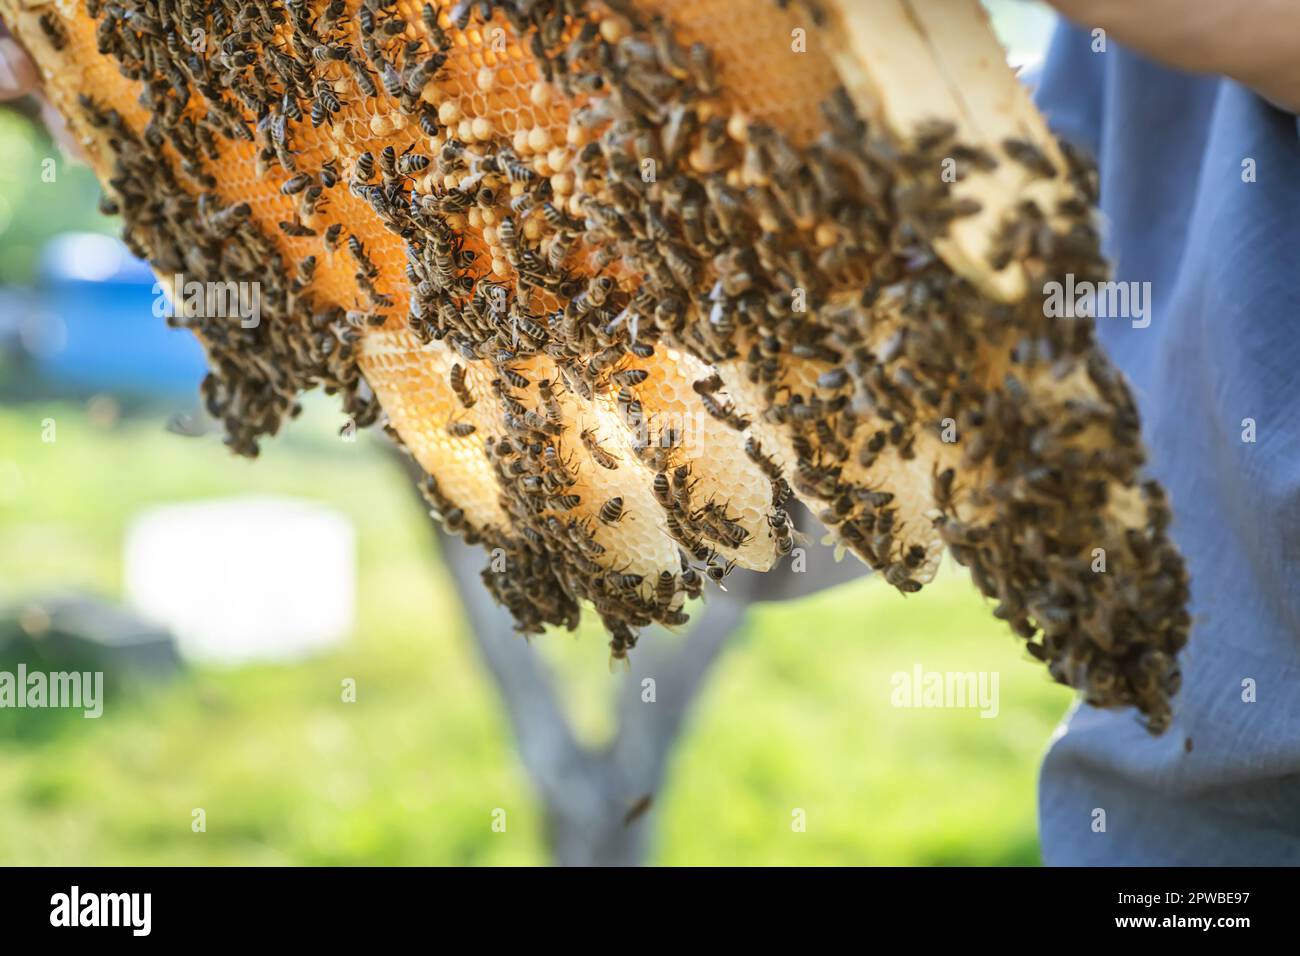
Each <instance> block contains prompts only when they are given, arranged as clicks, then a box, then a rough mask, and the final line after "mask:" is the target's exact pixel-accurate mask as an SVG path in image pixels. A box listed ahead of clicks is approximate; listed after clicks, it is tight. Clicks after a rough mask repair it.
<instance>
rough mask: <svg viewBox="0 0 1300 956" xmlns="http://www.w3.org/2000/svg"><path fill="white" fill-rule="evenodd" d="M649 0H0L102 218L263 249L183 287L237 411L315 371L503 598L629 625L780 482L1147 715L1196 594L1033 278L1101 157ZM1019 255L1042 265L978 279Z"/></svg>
mask: <svg viewBox="0 0 1300 956" xmlns="http://www.w3.org/2000/svg"><path fill="white" fill-rule="evenodd" d="M676 6H677V5H669V4H661V3H654V2H651V0H591V2H587V0H582V2H579V0H473V2H471V0H455V2H450V3H448V2H429V3H416V2H414V0H255V2H252V3H245V2H242V0H241V2H236V0H211V2H198V0H116V2H114V3H111V4H108V3H102V2H101V0H86V4H85V7H84V15H83V14H81V13H79V14H78V15H76V16H74V17H71V18H67V19H65V18H64V17H63V15H62V14H60V13H59V12H57V11H56V10H55V9H54V8H53V7H50V8H47V9H44V10H40V11H31V10H27V9H26V8H24V9H23V10H21V11H20V10H17V9H16V8H15V7H16V0H0V11H2V12H3V13H4V14H5V15H6V17H8V18H10V20H11V22H14V23H17V24H18V27H19V30H20V32H22V31H23V30H24V29H25V30H28V31H31V33H32V35H33V36H37V35H39V36H41V37H44V38H45V41H46V47H47V48H46V49H45V50H43V51H42V50H38V51H37V55H38V59H40V60H41V61H42V62H43V63H50V64H55V65H57V67H58V68H57V70H53V71H52V72H54V73H55V74H57V79H56V81H55V82H54V83H53V88H52V95H53V97H54V99H55V102H56V104H57V105H59V106H60V107H61V108H62V109H63V110H64V111H65V112H66V113H68V114H70V116H71V117H72V118H73V120H74V122H75V123H76V125H77V126H78V128H80V129H82V130H83V131H84V132H85V135H86V138H87V142H88V145H89V146H90V148H91V151H92V154H93V155H94V156H95V158H96V164H97V167H98V168H99V170H100V172H101V175H102V178H103V179H104V181H105V185H106V189H107V194H108V198H106V200H105V208H106V209H108V210H112V211H120V212H121V213H122V215H123V217H124V220H125V223H126V237H127V241H128V243H129V244H130V245H131V248H132V249H133V250H134V251H135V252H136V253H137V254H139V255H141V256H144V257H146V258H148V259H149V260H150V261H151V262H152V263H153V264H154V266H155V267H156V269H157V270H158V271H159V273H160V274H163V275H172V274H175V273H184V274H186V275H188V276H192V277H195V278H198V279H201V280H210V281H220V282H229V281H250V282H259V283H260V284H261V297H262V321H261V322H260V324H258V325H256V326H255V327H252V328H244V327H242V326H241V325H240V324H239V323H237V322H232V321H230V320H229V318H227V317H220V316H212V317H208V316H185V317H183V318H180V319H177V320H174V321H175V324H179V325H186V326H188V327H190V328H192V329H193V331H194V332H195V333H196V334H197V335H199V336H200V338H201V339H202V340H203V342H204V344H205V346H206V347H207V350H208V354H209V358H210V364H211V373H210V374H209V376H208V377H207V379H206V380H205V381H204V384H203V395H204V398H205V401H206V403H207V407H208V410H209V411H210V412H211V414H212V415H213V416H215V417H217V418H219V419H220V420H221V421H222V422H223V423H224V425H225V429H226V433H227V439H226V440H227V442H228V444H229V445H230V447H231V448H232V449H233V450H234V451H236V452H238V453H240V454H244V455H255V454H256V453H257V448H258V440H259V439H260V438H261V437H262V436H265V435H273V434H275V433H276V431H277V430H278V429H279V427H280V424H281V423H282V421H283V420H284V418H285V417H293V416H294V415H295V414H297V411H298V404H297V402H298V397H299V395H300V394H301V393H302V392H303V391H305V390H307V389H310V388H315V387H321V388H324V389H325V390H326V391H327V392H330V393H337V394H339V395H340V396H341V398H342V403H343V408H344V411H345V412H346V414H347V415H348V416H349V417H350V419H351V424H352V425H354V426H362V427H364V426H366V425H369V424H372V423H375V422H382V423H383V424H384V426H385V428H386V430H387V431H388V432H389V434H390V435H392V436H393V437H394V438H395V439H396V440H397V441H398V442H399V443H401V444H403V445H404V447H405V448H406V449H407V450H408V452H409V453H410V454H412V455H413V456H414V457H415V458H416V460H417V461H418V462H419V463H420V464H421V465H422V466H423V467H424V469H425V471H426V472H427V474H428V477H427V478H426V480H425V482H424V485H423V491H424V494H425V497H426V499H427V500H428V502H429V505H430V508H431V509H432V511H433V513H434V514H435V515H437V516H438V517H439V518H440V520H441V521H442V522H443V523H444V524H445V526H446V527H447V528H448V529H449V530H451V531H454V532H456V533H460V534H462V535H464V536H465V537H466V538H467V539H468V540H470V541H472V542H481V543H482V544H483V545H484V546H485V547H486V548H487V549H488V550H489V551H490V552H491V554H492V556H493V560H492V562H491V563H490V565H489V567H488V568H487V569H486V570H485V571H484V573H483V579H484V582H485V584H486V586H487V587H488V588H489V589H490V590H491V591H492V593H493V594H494V595H495V596H496V597H497V598H498V600H500V601H501V602H502V603H503V604H504V605H505V606H506V607H508V608H509V609H510V610H511V612H512V613H513V614H514V616H515V618H516V621H517V622H518V627H519V629H520V630H521V631H522V632H524V633H540V632H541V631H542V630H543V629H544V628H545V627H546V626H547V625H562V626H566V627H574V626H575V625H576V624H577V621H578V618H579V614H580V609H581V607H582V606H583V605H584V604H585V605H589V606H591V607H592V608H594V610H595V613H597V614H598V615H599V616H600V618H601V619H602V621H603V622H604V624H605V625H606V627H607V629H608V631H609V633H610V637H611V641H610V647H611V650H612V653H613V656H614V657H615V658H622V657H625V656H626V654H627V652H628V651H629V650H630V649H631V648H632V647H633V646H634V645H635V643H636V640H637V635H638V632H639V631H640V630H641V629H642V628H645V627H646V626H648V625H650V624H652V623H655V622H658V623H662V624H667V625H670V626H672V625H679V624H682V623H683V622H685V621H686V619H687V614H686V611H685V610H684V607H685V603H686V601H687V600H688V599H691V598H696V597H699V596H700V595H701V593H702V592H703V590H704V588H705V581H706V580H707V581H710V582H713V583H716V584H721V582H722V581H723V580H724V578H725V577H726V575H727V573H728V572H729V571H730V570H731V569H732V568H734V567H746V568H753V569H760V570H763V569H767V568H770V567H772V566H773V565H774V564H775V563H776V562H778V561H780V560H782V559H784V558H786V557H787V556H789V555H791V554H792V553H793V552H794V551H795V549H796V548H797V547H798V545H799V542H800V540H801V539H800V535H799V533H798V531H797V529H795V527H794V525H793V523H792V521H791V518H790V514H789V512H788V510H787V509H788V505H789V503H790V501H791V500H792V498H793V497H795V496H797V497H799V498H800V499H801V500H803V501H804V502H805V503H807V504H808V505H809V506H810V507H812V508H813V510H814V511H815V512H817V513H818V516H819V518H820V520H821V522H822V523H823V524H824V525H825V526H826V527H827V528H829V529H831V532H832V533H833V535H834V538H835V540H836V541H837V542H838V544H839V545H840V546H841V547H842V548H844V549H846V550H847V551H849V552H851V553H852V554H854V555H856V556H857V558H859V559H861V560H862V561H864V562H866V563H867V564H868V565H870V566H871V567H872V568H873V569H874V570H876V571H877V572H879V573H880V574H881V575H882V576H883V577H884V579H885V580H886V581H887V582H888V583H889V584H891V585H892V586H894V587H896V588H898V589H899V590H900V591H902V592H903V593H905V594H910V593H913V592H916V591H918V590H920V589H921V588H922V587H923V586H924V584H925V583H926V582H928V581H929V580H930V579H931V577H932V576H933V574H934V572H935V569H936V566H937V564H938V561H939V557H940V555H941V553H942V552H943V551H944V550H945V549H946V550H947V551H949V552H950V553H951V554H952V555H953V556H954V557H955V559H956V560H957V561H958V562H959V563H961V564H963V565H965V566H966V567H967V568H968V569H969V570H970V573H971V576H972V579H973V580H974V582H975V584H976V585H977V586H978V587H979V589H980V590H981V591H982V592H983V593H984V594H985V595H986V596H987V597H988V598H989V599H990V600H991V601H994V602H996V605H995V607H994V613H995V614H996V615H997V616H999V617H1001V618H1003V619H1005V620H1006V621H1007V622H1008V624H1009V626H1010V627H1011V628H1012V629H1013V631H1014V632H1015V633H1016V634H1018V635H1019V636H1020V637H1022V638H1023V639H1024V640H1025V641H1026V642H1027V646H1028V648H1029V651H1030V653H1031V654H1032V655H1033V656H1035V657H1036V658H1038V659H1040V660H1042V661H1044V662H1046V664H1047V666H1048V668H1049V671H1050V673H1051V674H1052V676H1053V677H1054V678H1056V679H1057V680H1059V681H1061V682H1062V683H1066V684H1069V685H1071V686H1074V687H1078V688H1080V689H1081V690H1082V691H1083V692H1084V694H1085V695H1086V697H1087V699H1088V700H1090V701H1091V702H1093V703H1097V704H1100V705H1133V706H1136V707H1137V708H1138V709H1139V710H1140V711H1141V713H1142V714H1143V715H1144V716H1145V718H1146V720H1147V723H1148V726H1149V727H1150V729H1152V730H1153V731H1154V732H1159V731H1161V730H1163V729H1164V728H1165V726H1167V725H1168V723H1169V721H1170V716H1171V708H1170V698H1171V697H1172V696H1173V694H1174V693H1176V691H1177V687H1178V669H1177V663H1176V659H1175V658H1176V655H1177V652H1178V651H1179V649H1180V648H1181V647H1182V645H1183V643H1184V642H1185V639H1186V634H1187V630H1188V627H1189V624H1190V621H1189V618H1188V615H1187V612H1186V610H1185V605H1186V601H1187V596H1188V583H1187V579H1186V574H1185V572H1184V570H1183V565H1182V562H1181V559H1180V558H1179V556H1178V554H1177V552H1176V551H1175V550H1174V549H1173V547H1172V546H1171V544H1170V543H1169V539H1168V536H1167V533H1166V532H1167V528H1168V524H1169V521H1170V511H1169V508H1168V505H1167V503H1166V502H1165V500H1164V497H1163V494H1162V492H1161V490H1160V489H1159V487H1158V486H1156V485H1154V484H1153V483H1149V482H1142V481H1141V479H1140V475H1139V471H1140V468H1141V465H1142V461H1143V458H1142V451H1141V446H1140V441H1139V433H1138V419H1137V414H1136V411H1135V408H1134V404H1133V401H1132V398H1131V396H1130V394H1129V392H1128V389H1127V387H1126V386H1125V384H1124V382H1123V381H1122V379H1121V378H1120V377H1119V376H1118V374H1117V373H1116V372H1115V371H1114V370H1113V369H1112V368H1111V367H1110V365H1109V364H1108V363H1107V362H1106V360H1105V359H1104V358H1103V357H1102V355H1101V354H1100V353H1099V352H1098V350H1097V348H1096V346H1095V344H1094V341H1093V337H1092V325H1091V323H1090V321H1089V320H1087V319H1078V320H1070V321H1062V320H1059V319H1053V318H1049V317H1048V316H1046V315H1045V310H1044V309H1043V307H1042V296H1041V295H1038V294H1035V293H1034V292H1033V290H1038V289H1043V288H1044V286H1045V284H1046V283H1047V282H1049V281H1051V280H1052V279H1053V278H1055V277H1060V276H1064V275H1066V274H1074V275H1075V276H1076V278H1078V279H1094V280H1096V279H1103V278H1104V277H1105V275H1106V267H1105V263H1104V262H1103V261H1102V259H1101V257H1100V254H1099V252H1098V238H1097V233H1096V229H1095V228H1094V225H1093V223H1092V220H1091V210H1092V207H1093V205H1094V204H1095V200H1096V175H1095V172H1094V171H1093V170H1092V169H1091V167H1090V166H1089V165H1088V163H1087V162H1086V161H1085V160H1084V159H1083V158H1082V157H1081V156H1080V155H1078V154H1077V153H1076V152H1074V151H1072V150H1070V149H1068V148H1066V147H1063V146H1059V145H1058V144H1056V143H1055V142H1053V141H1041V140H1039V139H1036V138H1035V137H1033V136H1027V135H1016V136H1008V137H1005V138H1003V139H1002V140H1001V141H999V142H995V143H975V142H969V141H967V139H966V138H965V131H964V130H963V128H962V126H961V125H960V124H959V123H957V122H955V121H949V120H946V119H941V118H938V119H936V118H926V119H924V120H923V121H919V122H915V123H911V124H910V125H908V126H907V128H905V129H899V128H895V127H892V126H888V125H886V124H885V123H883V122H881V121H880V119H879V118H878V117H873V116H870V115H868V114H867V113H866V112H865V111H864V109H863V108H862V107H863V104H862V103H861V102H860V97H858V96H856V95H854V94H851V93H850V92H849V86H848V84H847V81H845V82H844V83H842V82H841V81H842V78H841V77H840V76H839V74H837V72H836V68H835V67H834V65H833V62H834V61H835V57H820V58H803V59H798V60H788V61H787V60H782V61H777V60H776V59H775V57H776V56H777V54H786V53H788V51H789V50H790V37H791V35H792V32H796V31H799V30H802V31H804V32H807V33H811V34H812V35H813V36H814V39H815V41H816V42H823V43H825V44H826V45H827V46H828V48H829V47H833V46H834V44H836V43H837V42H840V41H839V40H837V38H838V37H840V36H841V35H842V34H843V33H844V30H843V24H841V23H839V22H838V21H837V19H836V18H837V16H839V15H840V12H842V7H841V6H840V5H839V4H836V3H829V4H818V5H816V6H815V7H814V6H813V5H809V4H803V5H801V4H797V3H796V4H789V3H785V2H781V3H773V2H772V0H736V2H730V0H725V2H724V0H695V2H694V3H692V4H683V5H681V9H674V7H676ZM723 18H725V20H724V19H723ZM33 22H34V25H28V24H30V23H33ZM724 23H725V24H728V25H729V26H727V28H725V29H724V28H723V24H724ZM732 27H734V30H733V29H732ZM716 37H726V38H727V39H724V40H720V41H719V42H712V43H711V42H709V41H710V39H711V38H716ZM756 47H757V48H759V49H758V50H757V53H755V52H754V48H756ZM774 51H775V52H774ZM840 52H841V53H842V51H840ZM751 54H752V55H751ZM764 58H766V60H764ZM763 62H766V63H767V64H768V67H767V68H763V67H762V64H763ZM754 64H758V65H757V66H755V65H754ZM114 74H120V76H119V75H114ZM854 86H855V88H856V84H855V85H854ZM940 170H947V171H950V172H951V173H952V175H951V176H949V175H941V174H940ZM1008 171H1012V172H1014V176H1015V177H1018V179H1017V181H1022V182H1023V183H1026V184H1028V185H1026V186H1025V187H1024V189H1023V190H1022V191H1021V192H1020V193H1018V194H1017V196H1018V198H1017V199H1016V201H1015V202H1012V203H1010V204H1008V205H1007V208H1006V209H1005V210H1002V211H1001V212H999V215H998V218H997V219H996V221H995V223H994V226H995V228H994V231H993V235H992V239H991V241H990V242H989V243H988V245H987V248H986V249H985V250H984V251H983V252H982V253H981V257H980V261H978V262H975V263H973V264H972V263H971V262H970V261H967V262H966V263H965V268H963V269H960V270H959V269H957V268H955V267H954V266H953V265H952V264H951V262H950V260H951V259H952V258H953V257H952V256H951V255H950V254H948V248H947V247H948V245H949V244H951V243H953V242H954V241H955V240H954V238H953V237H954V235H956V234H957V233H960V232H962V230H963V229H965V226H964V225H963V224H964V223H967V222H973V221H976V220H980V219H981V217H988V216H989V215H991V211H990V209H989V208H986V206H985V203H984V202H983V201H982V200H981V199H980V198H979V197H978V196H975V195H972V193H971V192H970V190H968V189H965V188H963V187H962V186H961V185H960V184H962V183H964V182H967V181H974V180H976V179H978V178H979V177H994V176H1002V177H1003V179H1006V175H1005V174H1007V173H1008ZM1049 187H1050V188H1049ZM967 258H968V259H969V257H967ZM1008 269H1018V270H1021V272H1022V273H1023V275H1024V276H1025V286H1026V288H1028V289H1029V290H1030V293H1029V294H1027V295H1023V296H1020V297H1019V298H1015V297H1012V298H999V297H998V296H996V295H991V294H990V292H989V289H988V288H987V287H985V286H984V285H983V284H981V282H980V281H978V280H977V279H975V278H973V277H972V276H973V274H975V273H987V274H990V275H993V274H999V273H1004V271H1005V270H1008ZM1099 556H1100V557H1099ZM1099 568H1100V570H1099Z"/></svg>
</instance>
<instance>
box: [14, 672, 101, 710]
mask: <svg viewBox="0 0 1300 956" xmlns="http://www.w3.org/2000/svg"><path fill="white" fill-rule="evenodd" d="M5 707H12V708H18V709H22V708H33V709H40V708H59V709H65V708H66V709H80V710H81V711H82V712H83V713H82V716H83V717H88V718H93V717H99V716H101V715H102V714H103V713H104V672H103V671H50V672H49V673H46V672H45V671H28V670H27V665H26V664H19V665H18V670H17V672H16V673H15V672H14V671H0V708H5Z"/></svg>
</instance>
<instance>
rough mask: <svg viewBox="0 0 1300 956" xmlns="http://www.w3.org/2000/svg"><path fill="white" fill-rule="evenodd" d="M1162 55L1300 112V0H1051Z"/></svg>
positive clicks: (1158, 57)
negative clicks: (1235, 82)
mask: <svg viewBox="0 0 1300 956" xmlns="http://www.w3.org/2000/svg"><path fill="white" fill-rule="evenodd" d="M1048 3H1050V4H1051V5H1052V6H1054V7H1055V8H1056V9H1057V10H1059V11H1060V12H1061V13H1062V14H1063V15H1064V16H1066V17H1068V18H1069V19H1071V20H1073V21H1074V22H1076V23H1078V24H1080V25H1081V26H1085V27H1092V28H1095V27H1101V28H1102V29H1103V30H1105V31H1106V33H1107V34H1108V35H1109V36H1111V37H1112V38H1114V39H1115V40H1118V41H1119V42H1120V43H1123V44H1124V45H1125V46H1128V47H1131V48H1132V49H1134V50H1137V51H1138V52H1140V53H1143V54H1145V55H1146V56H1149V57H1151V58H1152V59H1154V60H1158V61H1160V62H1161V63H1165V64H1167V65H1168V66H1172V67H1176V68H1178V69H1181V70H1188V71H1191V72H1194V73H1217V74H1220V75H1222V76H1227V77H1231V78H1232V79H1234V80H1237V81H1238V82H1240V83H1243V84H1245V85H1246V86H1249V87H1251V88H1252V89H1254V90H1255V91H1256V92H1258V93H1259V94H1260V95H1262V96H1264V97H1265V98H1266V99H1268V100H1270V101H1271V102H1272V103H1274V104H1275V105H1277V106H1279V107H1281V108H1282V109H1286V110H1289V111H1291V112H1294V113H1300V0H1048Z"/></svg>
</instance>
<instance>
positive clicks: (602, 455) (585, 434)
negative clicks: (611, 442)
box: [579, 428, 618, 471]
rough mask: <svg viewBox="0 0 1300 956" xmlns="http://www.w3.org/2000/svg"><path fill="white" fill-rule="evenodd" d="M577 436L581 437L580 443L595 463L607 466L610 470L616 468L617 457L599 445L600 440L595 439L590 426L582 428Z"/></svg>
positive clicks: (603, 466)
mask: <svg viewBox="0 0 1300 956" xmlns="http://www.w3.org/2000/svg"><path fill="white" fill-rule="evenodd" d="M579 437H580V438H581V439H582V444H583V446H584V447H585V448H586V449H587V453H588V454H589V455H591V457H592V460H594V461H595V462H596V464H598V465H600V467H602V468H608V469H609V470H610V471H613V470H615V469H616V468H618V459H617V458H615V457H614V456H613V455H611V454H610V453H609V452H607V451H605V449H604V448H601V447H600V442H599V441H597V439H596V435H595V433H594V432H593V431H592V430H591V429H590V428H584V429H583V430H582V432H581V433H580V435H579Z"/></svg>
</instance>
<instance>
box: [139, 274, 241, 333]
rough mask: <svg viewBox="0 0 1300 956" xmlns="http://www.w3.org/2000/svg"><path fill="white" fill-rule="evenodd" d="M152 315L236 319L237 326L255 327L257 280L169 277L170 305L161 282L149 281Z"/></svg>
mask: <svg viewBox="0 0 1300 956" xmlns="http://www.w3.org/2000/svg"><path fill="white" fill-rule="evenodd" d="M153 294H154V302H153V314H154V318H157V319H169V318H171V317H172V316H180V317H181V318H187V319H238V320H239V325H240V327H241V328H245V329H255V328H257V327H258V325H260V324H261V322H262V284H261V283H260V282H200V281H199V280H197V279H190V280H189V281H186V279H185V274H184V273H181V272H178V273H176V274H175V275H174V276H172V293H171V294H172V296H175V298H176V302H175V304H174V305H173V303H172V300H171V298H170V297H169V296H168V295H167V293H166V290H165V289H164V288H163V284H162V283H161V282H155V283H154V284H153Z"/></svg>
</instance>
